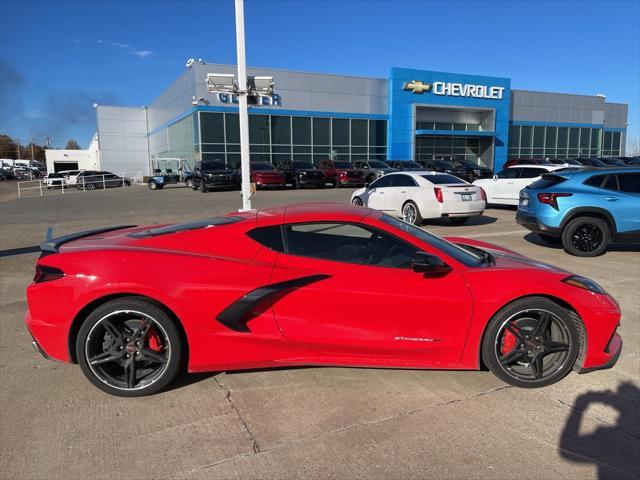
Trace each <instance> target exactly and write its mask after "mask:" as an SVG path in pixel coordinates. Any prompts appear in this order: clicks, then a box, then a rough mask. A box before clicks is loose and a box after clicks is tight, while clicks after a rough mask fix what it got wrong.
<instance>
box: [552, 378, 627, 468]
mask: <svg viewBox="0 0 640 480" xmlns="http://www.w3.org/2000/svg"><path fill="white" fill-rule="evenodd" d="M596 404H598V406H597V407H596V408H599V409H601V408H602V406H605V407H609V408H612V409H614V410H615V411H616V412H617V414H618V418H617V421H616V422H615V424H613V423H610V422H609V421H607V420H604V419H602V418H598V416H597V413H596V414H593V415H590V416H588V419H589V420H590V421H589V422H588V423H589V424H590V426H591V425H593V424H596V425H597V426H596V427H595V428H584V427H585V426H583V425H582V423H583V418H585V417H586V415H585V414H586V412H587V409H588V408H589V407H590V406H592V405H596ZM639 405H640V390H639V389H638V388H637V387H636V386H635V385H633V384H631V383H621V384H620V385H619V387H618V391H617V392H614V391H611V390H605V391H592V392H587V393H585V394H583V395H580V396H579V397H578V398H577V399H576V401H575V403H574V404H573V405H570V408H571V413H570V414H569V418H568V419H567V422H566V424H565V427H564V430H563V432H562V435H561V437H560V444H559V445H558V450H559V453H560V456H562V457H563V458H565V459H567V460H569V461H571V462H575V463H580V464H593V465H595V466H596V468H597V472H598V479H599V480H608V479H614V478H615V479H621V478H638V477H639V476H640V420H639V418H640V417H639V416H638V408H639V407H638V406H639ZM585 423H587V422H585ZM581 427H582V428H581ZM587 429H588V430H589V431H587V432H585V430H587Z"/></svg>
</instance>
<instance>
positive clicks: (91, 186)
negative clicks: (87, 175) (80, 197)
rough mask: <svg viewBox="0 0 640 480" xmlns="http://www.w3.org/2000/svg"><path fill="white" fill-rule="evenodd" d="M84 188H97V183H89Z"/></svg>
mask: <svg viewBox="0 0 640 480" xmlns="http://www.w3.org/2000/svg"><path fill="white" fill-rule="evenodd" d="M84 189H85V190H95V189H96V184H95V183H87V184H86V185H85V186H84Z"/></svg>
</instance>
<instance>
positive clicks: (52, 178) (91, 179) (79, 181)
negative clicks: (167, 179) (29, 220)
mask: <svg viewBox="0 0 640 480" xmlns="http://www.w3.org/2000/svg"><path fill="white" fill-rule="evenodd" d="M42 183H43V184H44V185H45V186H46V187H47V188H49V189H51V188H72V187H75V188H77V189H78V190H96V189H100V188H114V187H123V186H130V185H131V184H132V183H133V180H132V179H130V178H127V177H120V176H118V175H116V174H115V173H112V172H108V171H104V170H63V171H60V172H50V173H48V174H47V175H46V176H45V177H44V178H43V179H42Z"/></svg>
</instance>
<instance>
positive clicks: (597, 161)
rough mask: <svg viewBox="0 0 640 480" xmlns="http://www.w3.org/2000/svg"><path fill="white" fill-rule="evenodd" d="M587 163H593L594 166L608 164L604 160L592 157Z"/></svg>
mask: <svg viewBox="0 0 640 480" xmlns="http://www.w3.org/2000/svg"><path fill="white" fill-rule="evenodd" d="M587 165H592V166H594V167H606V166H607V164H606V163H604V162H603V161H602V160H598V159H597V158H590V159H589V160H587Z"/></svg>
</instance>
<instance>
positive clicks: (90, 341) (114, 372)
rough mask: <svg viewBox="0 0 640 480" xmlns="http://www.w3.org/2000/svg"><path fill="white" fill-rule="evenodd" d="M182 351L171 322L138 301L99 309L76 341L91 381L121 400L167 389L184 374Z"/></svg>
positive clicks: (125, 300)
mask: <svg viewBox="0 0 640 480" xmlns="http://www.w3.org/2000/svg"><path fill="white" fill-rule="evenodd" d="M182 351H183V345H182V341H181V337H180V334H179V332H178V329H177V328H176V325H175V324H174V322H173V320H172V319H171V318H170V317H169V316H168V315H167V314H166V313H165V312H164V311H163V310H162V309H161V308H159V307H158V306H157V305H155V304H154V303H152V302H150V301H148V300H145V299H142V298H139V297H125V298H118V299H114V300H111V301H109V302H107V303H104V304H103V305H101V306H99V307H98V308H96V309H95V310H94V311H93V312H91V314H90V315H89V316H88V317H87V318H86V320H85V321H84V322H83V324H82V325H81V327H80V330H79V332H78V337H77V339H76V355H77V359H78V363H79V364H80V368H81V369H82V372H83V373H84V374H85V376H86V377H87V378H88V379H89V381H91V383H93V384H94V385H95V386H96V387H98V388H99V389H101V390H103V391H105V392H107V393H110V394H112V395H119V396H123V397H137V396H143V395H149V394H151V393H155V392H157V391H159V390H161V389H162V388H164V387H165V386H166V385H167V384H169V383H170V382H171V381H172V380H173V379H174V378H175V376H176V374H177V373H178V371H179V369H180V366H181V363H182Z"/></svg>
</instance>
